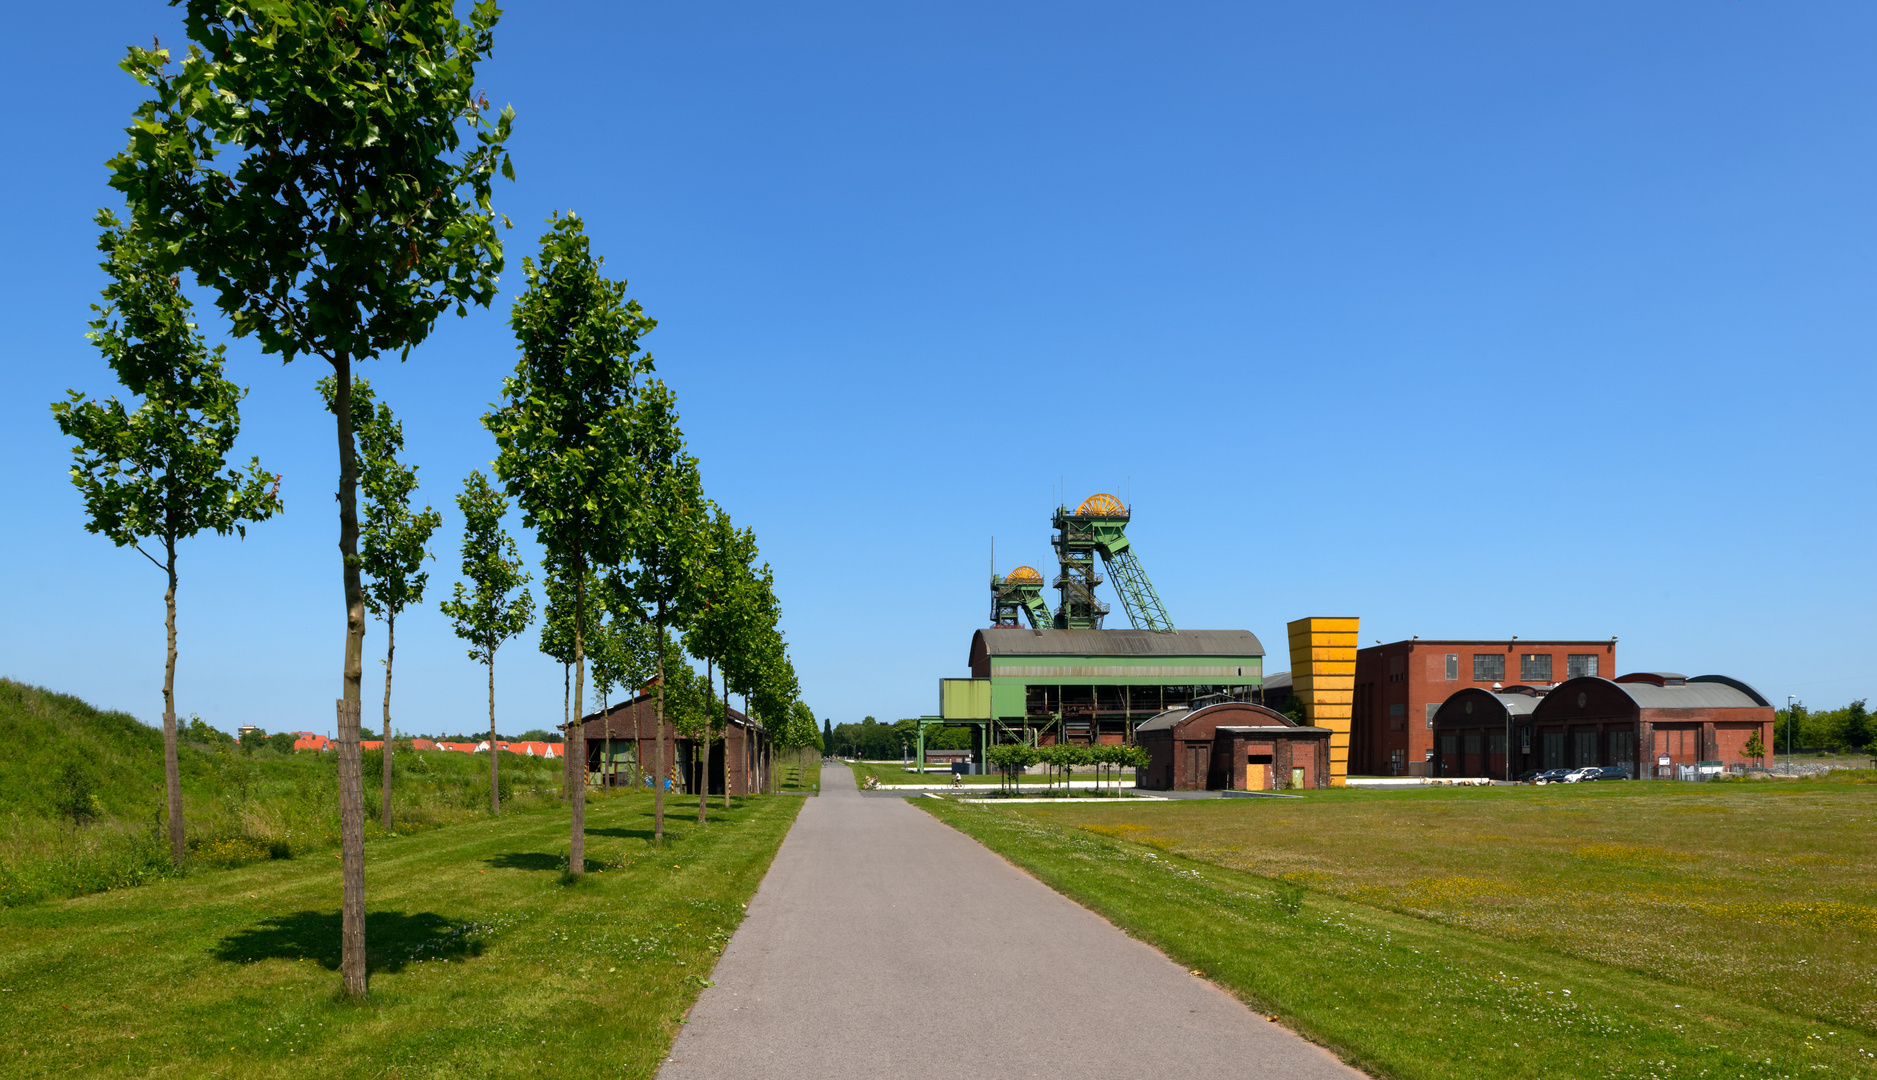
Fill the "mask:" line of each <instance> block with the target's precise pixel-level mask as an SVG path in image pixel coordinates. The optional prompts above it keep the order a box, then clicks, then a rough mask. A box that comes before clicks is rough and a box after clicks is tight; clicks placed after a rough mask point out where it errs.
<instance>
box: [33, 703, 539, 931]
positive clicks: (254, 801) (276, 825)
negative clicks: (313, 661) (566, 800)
mask: <svg viewBox="0 0 1877 1080" xmlns="http://www.w3.org/2000/svg"><path fill="white" fill-rule="evenodd" d="M0 746H4V747H6V748H7V752H6V753H5V754H0V907H10V906H13V905H15V904H21V903H31V902H34V901H37V900H43V899H48V898H59V897H67V896H76V895H81V894H83V893H88V892H97V891H100V890H104V889H113V888H120V887H123V886H128V885H137V884H142V883H145V882H148V881H152V880H156V879H160V878H164V877H169V876H172V875H173V874H174V871H173V870H172V869H171V867H170V865H169V842H168V839H167V835H166V833H165V832H164V826H163V820H164V818H163V733H162V732H161V731H160V730H158V729H156V728H152V727H149V726H148V725H145V724H143V723H140V722H139V721H137V720H136V719H135V718H133V717H130V716H127V715H125V714H123V713H115V712H104V711H101V710H98V709H94V708H92V707H91V706H89V705H87V704H85V703H84V702H83V701H80V700H79V699H77V698H74V697H70V696H68V695H65V694H56V693H53V692H51V691H49V690H43V689H40V688H38V687H32V686H27V685H24V684H22V683H18V682H14V681H12V680H9V679H0ZM363 757H364V762H363V766H364V773H365V783H364V787H365V803H366V819H367V831H366V835H367V836H368V837H374V838H375V837H377V836H379V835H381V834H382V830H381V828H380V825H379V821H380V818H379V813H378V801H379V786H380V784H379V777H380V775H381V770H382V769H383V767H384V758H383V757H382V756H381V755H380V752H379V751H366V752H365V754H364V755H363ZM178 764H179V766H180V770H181V773H182V785H183V818H184V821H185V823H186V824H187V827H188V838H189V845H190V851H191V858H192V863H193V864H194V865H199V866H231V865H240V864H243V863H249V862H255V861H260V860H265V859H269V858H283V857H285V858H291V857H293V856H296V855H305V854H308V853H311V852H316V851H323V850H326V849H329V848H332V847H335V846H337V844H338V829H339V826H338V805H339V796H338V774H337V764H336V760H335V757H334V755H332V754H317V753H312V752H301V753H298V754H284V755H283V754H277V753H275V752H274V751H271V750H267V749H260V750H256V751H254V752H253V753H251V754H250V753H246V752H244V751H242V750H241V749H240V748H238V747H219V748H218V747H215V746H211V745H208V744H199V743H188V742H184V743H183V744H182V745H181V746H180V747H179V748H178ZM392 769H393V799H394V804H393V810H394V812H395V820H394V822H393V829H394V830H395V831H396V832H398V833H411V832H416V831H422V830H425V829H432V828H436V827H438V826H441V825H447V824H451V823H454V822H461V821H470V820H476V819H479V818H482V817H486V816H487V815H488V812H489V759H488V758H486V757H483V756H481V755H469V754H457V753H449V752H446V751H438V752H429V753H412V752H408V751H406V752H402V753H395V754H393V756H392ZM501 772H502V788H503V792H502V795H503V805H504V807H505V808H506V809H508V810H510V811H513V812H517V813H522V812H530V811H537V812H538V811H543V810H547V809H549V808H552V807H554V806H557V805H558V804H559V790H560V764H559V762H558V761H547V760H543V759H536V758H528V757H523V756H519V755H515V754H503V755H502V762H501ZM74 784H76V785H77V786H79V787H80V788H83V789H84V790H83V791H81V792H79V794H80V795H81V796H83V798H82V799H81V800H80V801H82V802H85V803H87V804H88V809H89V814H90V815H92V816H93V817H94V820H91V821H88V822H86V823H83V824H80V823H79V822H78V821H77V820H75V819H74V818H72V817H70V816H67V815H66V814H65V813H64V812H63V810H62V807H69V804H71V803H72V801H73V791H72V788H73V785H74Z"/></svg>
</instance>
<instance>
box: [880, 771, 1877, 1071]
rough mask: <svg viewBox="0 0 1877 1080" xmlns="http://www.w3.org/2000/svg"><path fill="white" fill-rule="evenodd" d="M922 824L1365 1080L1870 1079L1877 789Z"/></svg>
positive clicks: (994, 813) (1055, 812) (1414, 796)
mask: <svg viewBox="0 0 1877 1080" xmlns="http://www.w3.org/2000/svg"><path fill="white" fill-rule="evenodd" d="M1306 796H1307V797H1306V798H1304V799H1301V800H1263V799H1243V800H1240V799H1233V800H1216V801H1215V800H1203V801H1191V802H1174V803H1156V804H1152V805H1147V806H1141V805H1138V804H1136V805H1132V806H1129V805H1123V804H1112V803H1111V804H1106V805H1100V804H1088V803H1085V804H1080V805H1077V804H1061V805H1054V804H1044V805H1037V804H1030V805H1019V806H1011V807H998V806H994V805H982V804H978V805H968V804H961V803H955V802H947V801H941V800H933V799H925V800H919V801H918V803H917V805H919V806H921V807H922V808H924V809H926V810H927V811H928V812H929V813H932V814H934V815H935V816H937V817H939V818H940V819H941V820H944V821H946V822H948V823H950V824H952V825H954V826H955V827H957V828H959V829H961V830H962V831H964V832H966V833H967V834H969V835H971V836H973V837H976V838H977V839H979V840H980V841H982V842H984V843H985V844H986V845H987V846H989V847H990V848H992V850H994V851H997V852H998V853H999V854H1001V855H1003V856H1004V857H1006V858H1008V859H1010V860H1011V861H1012V862H1014V863H1016V864H1017V865H1019V866H1021V867H1023V868H1024V869H1026V870H1028V871H1030V872H1031V873H1033V874H1035V875H1036V876H1037V877H1038V878H1039V879H1041V880H1043V881H1044V882H1045V883H1047V884H1049V885H1050V886H1051V887H1053V888H1056V889H1057V890H1059V891H1061V892H1063V893H1064V894H1065V895H1067V896H1069V897H1070V898H1072V899H1074V900H1076V901H1078V902H1079V903H1082V904H1084V905H1085V906H1087V907H1089V908H1091V909H1092V910H1094V911H1097V912H1099V913H1100V914H1102V915H1103V916H1105V917H1106V918H1108V919H1110V920H1111V921H1113V922H1115V923H1116V925H1118V926H1120V927H1122V928H1123V929H1125V930H1127V931H1128V932H1129V933H1131V934H1133V935H1135V936H1136V937H1139V938H1141V939H1142V940H1145V941H1147V942H1149V943H1151V944H1153V945H1155V946H1156V947H1158V948H1160V949H1162V950H1163V951H1165V952H1166V953H1167V954H1168V955H1169V956H1171V957H1173V958H1174V959H1175V960H1177V961H1179V962H1180V963H1182V964H1185V965H1187V966H1189V967H1192V968H1195V969H1198V970H1202V971H1204V972H1205V973H1206V974H1207V975H1208V976H1210V977H1211V978H1213V979H1215V980H1216V981H1218V982H1219V983H1221V984H1222V985H1223V986H1225V987H1226V988H1227V989H1229V990H1231V991H1232V992H1234V993H1236V994H1237V995H1238V996H1240V997H1241V998H1243V999H1244V1000H1246V1001H1248V1002H1250V1003H1252V1004H1253V1006H1254V1007H1256V1008H1259V1009H1261V1010H1262V1011H1265V1012H1267V1013H1271V1014H1274V1015H1277V1016H1278V1017H1279V1018H1280V1019H1282V1020H1284V1021H1285V1022H1286V1023H1289V1024H1290V1025H1291V1026H1293V1027H1295V1028H1296V1029H1297V1030H1299V1031H1301V1032H1302V1033H1304V1034H1305V1035H1307V1036H1308V1037H1310V1038H1312V1039H1314V1040H1316V1041H1318V1042H1320V1043H1323V1044H1324V1045H1326V1046H1329V1047H1331V1048H1333V1049H1335V1050H1337V1051H1338V1052H1339V1053H1341V1054H1342V1055H1343V1056H1344V1057H1345V1058H1346V1059H1347V1060H1349V1061H1351V1062H1352V1063H1354V1064H1356V1065H1358V1066H1359V1067H1362V1068H1364V1069H1367V1070H1369V1071H1371V1072H1375V1073H1377V1074H1380V1075H1385V1076H1393V1077H1402V1078H1423V1077H1427V1078H1434V1077H1462V1076H1464V1077H1479V1076H1493V1077H1500V1076H1506V1077H1575V1076H1583V1077H1592V1076H1598V1077H1603V1076H1619V1077H1670V1076H1675V1077H1700V1076H1707V1077H1782V1076H1783V1077H1795V1076H1816V1075H1821V1074H1822V1075H1828V1076H1829V1075H1837V1076H1873V1075H1877V1034H1873V1031H1872V1027H1873V1025H1872V1024H1871V1023H1870V1020H1869V1017H1870V1016H1871V1015H1872V1006H1873V997H1874V996H1877V980H1874V979H1873V973H1874V972H1877V965H1874V964H1873V957H1874V956H1877V908H1874V901H1877V882H1874V881H1873V876H1872V869H1873V859H1872V851H1873V847H1872V841H1871V839H1870V837H1871V829H1872V826H1873V824H1877V820H1874V819H1877V788H1872V787H1868V786H1859V785H1850V784H1829V783H1815V782H1790V783H1763V784H1701V785H1695V784H1673V783H1622V784H1614V783H1612V784H1599V785H1583V786H1581V787H1578V786H1572V787H1569V788H1564V787H1552V788H1499V789H1445V790H1433V789H1417V790H1409V791H1399V792H1368V791H1356V790H1339V791H1323V792H1308V793H1306Z"/></svg>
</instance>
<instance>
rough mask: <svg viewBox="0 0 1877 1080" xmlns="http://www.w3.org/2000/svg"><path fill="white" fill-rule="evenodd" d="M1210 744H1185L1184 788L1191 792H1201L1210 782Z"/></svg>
mask: <svg viewBox="0 0 1877 1080" xmlns="http://www.w3.org/2000/svg"><path fill="white" fill-rule="evenodd" d="M1211 769H1212V744H1211V743H1187V744H1186V786H1187V788H1188V789H1190V790H1193V791H1203V790H1205V789H1206V788H1207V787H1208V786H1210V784H1211V780H1212V774H1211Z"/></svg>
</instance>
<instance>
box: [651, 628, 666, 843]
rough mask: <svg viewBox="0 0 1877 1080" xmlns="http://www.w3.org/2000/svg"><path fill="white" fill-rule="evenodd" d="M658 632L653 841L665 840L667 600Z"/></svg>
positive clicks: (653, 736)
mask: <svg viewBox="0 0 1877 1080" xmlns="http://www.w3.org/2000/svg"><path fill="white" fill-rule="evenodd" d="M652 629H653V630H655V631H657V633H658V708H657V711H656V723H657V728H658V730H657V731H655V732H653V733H652V754H653V757H652V767H653V768H654V769H657V770H658V772H657V773H656V774H655V775H654V776H653V777H652V842H653V843H654V844H663V843H664V842H665V602H664V601H663V600H660V601H659V602H658V622H657V623H655V624H654V625H653V627H652Z"/></svg>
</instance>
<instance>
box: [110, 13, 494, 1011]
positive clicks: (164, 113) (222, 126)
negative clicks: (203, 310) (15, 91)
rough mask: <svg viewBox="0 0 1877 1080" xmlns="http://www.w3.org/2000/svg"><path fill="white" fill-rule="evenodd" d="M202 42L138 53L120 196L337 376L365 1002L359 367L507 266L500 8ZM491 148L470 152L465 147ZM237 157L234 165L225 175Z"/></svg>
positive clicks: (244, 22)
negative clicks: (482, 81) (500, 231)
mask: <svg viewBox="0 0 1877 1080" xmlns="http://www.w3.org/2000/svg"><path fill="white" fill-rule="evenodd" d="M181 2H183V3H184V4H185V7H186V11H187V15H186V18H185V26H186V28H187V33H188V35H189V38H190V40H191V42H192V44H191V46H190V51H189V56H188V58H187V59H186V60H185V61H184V62H183V64H182V66H181V70H180V71H179V72H177V73H176V74H174V75H172V74H171V73H170V72H169V70H168V69H169V63H170V55H169V52H168V51H167V50H164V49H161V48H150V49H141V48H132V49H130V50H129V55H128V56H127V58H126V59H125V60H124V62H123V65H122V66H123V67H124V69H125V71H127V72H129V73H130V74H131V75H132V76H134V77H135V78H136V79H137V80H138V81H139V82H141V83H142V84H144V85H145V86H147V87H150V88H151V90H152V92H153V96H152V97H151V99H150V100H148V101H146V102H144V103H143V104H142V105H141V106H139V107H138V109H137V111H136V114H135V116H134V119H133V123H132V125H131V127H130V128H129V129H127V130H128V132H129V134H130V143H129V146H128V147H127V148H126V149H125V150H124V151H123V152H122V153H120V154H119V155H117V156H116V157H114V158H112V159H111V161H110V163H109V165H110V168H111V172H112V177H111V185H112V186H113V187H115V188H116V189H118V190H119V191H121V192H122V193H123V194H124V196H125V198H126V199H127V200H128V201H129V203H130V205H131V208H132V211H133V217H134V218H135V220H137V221H138V222H144V223H148V225H149V227H150V229H151V231H152V240H153V241H154V246H156V247H157V248H158V249H160V250H162V251H163V252H165V254H166V256H167V259H168V262H169V265H172V266H175V267H187V268H188V269H190V270H192V271H193V272H194V273H195V275H196V279H197V280H198V281H199V282H201V283H202V284H203V285H205V286H207V287H209V288H210V289H213V290H214V291H215V292H216V294H217V300H216V303H217V306H218V307H220V308H221V310H222V311H223V313H225V314H226V315H228V316H229V318H230V319H231V320H232V322H233V328H234V332H235V334H236V335H237V336H245V335H248V334H253V335H254V336H256V337H257V338H258V339H259V341H260V345H261V350H262V351H263V352H267V353H278V354H280V355H281V357H282V358H283V359H285V360H288V361H291V360H293V359H295V358H296V357H298V356H300V355H302V354H311V355H314V356H318V357H320V358H321V359H323V360H325V361H326V363H327V364H328V365H330V366H331V368H332V372H333V375H334V378H335V380H336V393H335V395H334V409H333V413H334V416H335V418H336V421H337V428H338V431H337V435H338V439H337V442H338V448H339V487H338V496H339V500H338V501H339V551H340V568H341V569H340V573H341V578H342V583H343V586H344V592H345V609H346V637H345V659H344V667H343V672H342V687H343V690H342V694H341V698H340V701H339V705H338V729H339V739H338V751H339V753H338V767H339V806H340V815H339V818H340V838H341V839H340V851H341V859H342V863H341V866H342V868H343V875H342V876H343V880H344V885H343V895H344V900H343V904H342V909H343V912H344V919H343V922H344V930H343V933H342V959H341V962H340V971H341V976H342V980H343V987H344V992H345V993H346V995H347V996H349V997H351V998H353V999H355V1000H356V999H362V998H363V997H364V996H365V994H366V991H367V987H366V970H365V849H364V839H365V833H364V793H363V790H362V788H361V787H360V777H359V753H358V739H359V717H360V700H361V697H362V694H361V683H362V680H363V674H364V670H363V656H364V641H365V594H364V588H363V585H362V584H361V582H360V561H359V557H358V556H359V552H358V514H357V491H356V486H357V461H356V454H355V446H354V442H353V436H352V425H353V422H352V365H353V364H354V362H356V361H359V360H363V359H369V358H371V357H375V356H377V355H379V354H380V353H383V352H386V351H389V350H397V351H399V352H400V354H401V355H404V356H408V355H409V353H410V350H411V349H412V348H414V347H416V346H417V345H418V344H420V343H422V342H423V340H424V339H425V338H426V337H427V336H428V335H429V333H430V330H431V327H432V326H433V325H434V324H435V322H436V320H437V318H438V317H439V316H440V315H442V314H443V312H445V311H448V310H450V309H452V308H454V309H455V310H456V311H457V313H458V314H459V315H460V314H462V313H463V310H464V307H465V305H467V304H470V303H475V304H480V305H483V306H487V305H488V304H489V302H490V301H491V300H492V299H493V298H494V296H495V289H496V278H497V275H498V274H500V273H501V270H502V247H501V243H500V242H499V240H498V239H497V237H496V232H495V213H494V211H493V210H492V209H491V208H490V205H489V196H490V189H491V187H492V186H493V182H494V178H495V175H496V173H497V172H498V171H499V172H501V173H502V174H503V175H506V176H509V177H510V178H511V179H512V178H513V175H514V174H513V171H512V169H511V168H510V165H509V160H508V154H507V150H506V148H505V144H506V141H507V139H508V136H509V131H510V125H511V123H512V120H513V115H514V114H513V112H512V110H507V109H505V110H503V112H502V114H501V116H500V117H499V118H496V119H494V120H493V122H491V121H490V120H489V118H488V117H487V116H486V113H487V111H488V102H487V99H486V98H485V97H482V96H478V95H477V94H476V92H475V89H474V87H475V78H476V65H477V64H478V63H479V62H480V61H481V60H482V58H483V57H484V56H486V55H487V54H488V52H489V50H490V48H491V46H492V44H493V41H494V27H495V21H496V17H497V10H496V6H495V3H494V0H480V2H478V3H476V4H475V6H474V7H473V8H471V10H470V13H469V18H468V20H467V21H464V20H461V19H458V18H457V17H456V15H455V10H454V9H455V4H454V3H453V0H408V2H406V3H402V4H397V5H392V4H370V5H365V4H360V3H358V2H356V0H301V2H298V3H294V4H262V5H252V4H235V3H231V2H228V0H181ZM470 135H473V137H474V145H472V146H470V147H469V148H468V149H466V150H465V149H464V145H463V144H464V141H465V137H466V136H470ZM223 147H234V148H236V150H237V152H236V153H235V154H234V155H232V157H233V168H232V169H229V170H226V171H224V170H223V169H220V168H217V167H216V162H215V159H216V157H217V155H218V153H219V152H220V150H221V148H223Z"/></svg>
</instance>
